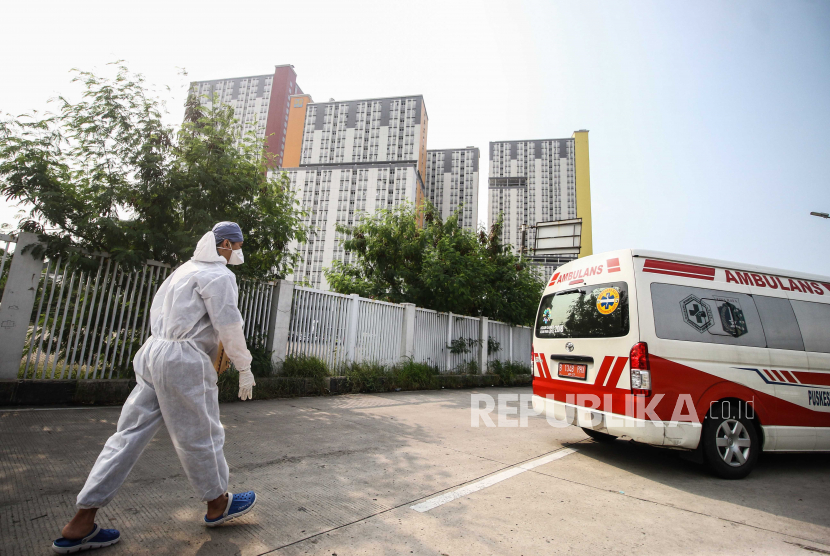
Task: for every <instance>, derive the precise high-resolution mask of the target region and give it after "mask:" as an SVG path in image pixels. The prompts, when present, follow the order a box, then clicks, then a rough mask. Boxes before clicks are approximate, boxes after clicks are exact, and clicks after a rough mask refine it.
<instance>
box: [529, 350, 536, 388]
mask: <svg viewBox="0 0 830 556" xmlns="http://www.w3.org/2000/svg"><path fill="white" fill-rule="evenodd" d="M534 378H536V350H535V349H533V344H530V385H531V386H533V379H534Z"/></svg>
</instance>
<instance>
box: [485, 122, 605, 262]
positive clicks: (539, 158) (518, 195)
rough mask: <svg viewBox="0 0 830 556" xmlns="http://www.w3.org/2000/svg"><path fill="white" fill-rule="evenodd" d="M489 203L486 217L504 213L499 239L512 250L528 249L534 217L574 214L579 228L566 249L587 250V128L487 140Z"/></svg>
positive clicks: (589, 250)
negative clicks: (555, 135)
mask: <svg viewBox="0 0 830 556" xmlns="http://www.w3.org/2000/svg"><path fill="white" fill-rule="evenodd" d="M489 207H490V221H491V222H494V221H495V220H496V219H497V218H498V217H499V214H503V215H504V227H503V229H502V241H504V242H505V243H510V244H512V245H513V248H514V250H515V251H517V252H518V251H519V250H521V249H522V247H524V248H525V253H528V254H530V255H533V250H534V246H535V245H536V228H535V226H536V225H537V223H541V222H548V223H549V222H552V221H569V220H574V221H575V223H576V224H578V225H579V226H577V227H576V228H575V229H577V230H580V229H581V232H580V236H579V237H577V238H576V241H575V244H576V246H577V247H576V248H575V249H572V250H571V253H570V254H569V255H570V256H571V257H572V258H575V257H576V256H580V257H584V256H586V255H590V254H591V253H592V252H593V240H592V235H591V176H590V164H589V158H588V132H587V131H585V130H580V131H577V132H574V134H573V136H572V137H571V138H568V139H541V140H529V141H497V142H491V143H490V177H489ZM572 229H574V228H572ZM523 231H524V238H523ZM567 257H568V254H566V255H560V256H558V258H560V259H561V258H567Z"/></svg>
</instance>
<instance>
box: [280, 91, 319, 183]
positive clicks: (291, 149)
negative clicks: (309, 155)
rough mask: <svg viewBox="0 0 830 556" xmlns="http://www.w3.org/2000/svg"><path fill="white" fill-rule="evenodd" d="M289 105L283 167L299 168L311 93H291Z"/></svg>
mask: <svg viewBox="0 0 830 556" xmlns="http://www.w3.org/2000/svg"><path fill="white" fill-rule="evenodd" d="M289 102H290V103H291V104H290V105H289V107H288V126H287V128H286V131H285V150H284V151H283V155H282V167H283V168H297V167H298V166H299V165H300V155H301V154H302V151H303V128H304V127H305V112H306V109H307V108H308V104H309V103H310V102H312V101H311V95H291V97H289Z"/></svg>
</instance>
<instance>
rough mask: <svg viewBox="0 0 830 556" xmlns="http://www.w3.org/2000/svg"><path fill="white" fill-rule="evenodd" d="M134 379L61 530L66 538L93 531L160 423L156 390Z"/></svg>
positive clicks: (138, 379) (82, 535)
mask: <svg viewBox="0 0 830 556" xmlns="http://www.w3.org/2000/svg"><path fill="white" fill-rule="evenodd" d="M136 379H137V381H138V384H137V385H136V387H135V388H134V389H133V391H132V393H130V397H129V398H127V401H126V402H125V403H124V407H123V408H122V409H121V417H120V418H119V419H118V428H117V429H116V432H115V434H113V435H112V436H111V437H110V438H109V439H108V440H107V442H106V444H105V445H104V449H103V450H101V454H100V455H99V456H98V459H97V460H96V461H95V465H93V466H92V470H91V471H90V472H89V477H88V478H87V480H86V484H84V487H83V489H81V492H80V493H79V494H78V499H77V503H76V507H77V508H78V513H77V514H76V515H75V517H73V518H72V520H71V521H70V522H69V523H68V524H67V525H66V527H64V528H63V536H64V538H66V539H77V538H81V537H84V536H85V535H87V534H88V533H89V532H90V531H91V530H92V528H93V523H94V520H95V514H96V512H97V511H98V508H102V507H103V506H106V505H107V504H108V503H109V502H110V501H111V500H112V499H113V497H114V496H115V494H116V492H118V489H119V488H121V485H122V484H123V483H124V480H125V479H126V478H127V475H129V473H130V471H131V470H132V468H133V466H134V465H135V462H136V461H138V458H139V456H140V455H141V453H142V452H143V451H144V448H145V447H146V446H147V443H148V442H150V440H151V439H152V438H153V436H155V434H156V432H157V431H158V429H159V427H160V426H161V424H162V420H161V411H160V410H159V404H158V400H157V398H156V393H155V390H154V389H153V387H152V385H151V384H148V383H147V382H146V381H144V380H142V379H141V378H140V376H139V375H138V374H137V376H136Z"/></svg>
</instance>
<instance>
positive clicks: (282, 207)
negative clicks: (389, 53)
mask: <svg viewBox="0 0 830 556" xmlns="http://www.w3.org/2000/svg"><path fill="white" fill-rule="evenodd" d="M73 82H77V83H80V84H81V86H82V87H83V96H82V97H81V100H80V101H78V102H71V101H69V100H67V99H66V98H65V97H58V98H57V99H55V102H56V103H57V104H58V107H59V110H58V111H57V113H54V114H51V113H49V114H45V115H39V114H37V113H34V114H32V115H23V116H19V117H17V118H5V119H3V120H2V121H0V194H2V195H4V196H5V197H6V199H7V200H8V201H12V202H20V203H22V206H24V207H27V214H26V216H25V218H23V219H22V220H21V221H20V222H19V223H18V228H19V229H21V230H24V231H32V232H36V233H38V234H39V235H40V239H41V241H43V242H44V244H45V251H47V253H48V254H53V255H55V254H57V253H66V252H67V248H71V247H76V248H81V249H82V250H84V251H87V252H94V251H106V252H109V253H110V254H111V256H112V257H113V259H114V260H115V261H116V262H119V263H121V264H125V265H128V266H137V265H139V264H141V263H142V262H143V261H144V260H146V259H154V260H157V261H162V262H166V263H170V264H172V265H174V266H176V265H178V264H180V263H182V262H184V261H186V260H188V259H189V258H190V256H191V255H192V252H193V248H194V247H195V244H196V241H197V240H198V239H199V237H201V236H202V235H203V234H204V233H205V232H206V231H208V230H209V229H210V228H211V226H212V225H213V224H214V223H215V222H217V221H221V220H232V221H236V222H238V223H239V224H240V226H241V227H242V229H243V231H244V233H245V235H246V237H245V251H246V255H247V256H246V264H244V265H241V266H239V267H233V269H234V271H235V272H237V273H238V274H240V275H243V276H250V277H258V278H269V277H275V276H284V275H286V274H289V273H291V271H292V270H293V267H294V265H295V264H296V263H297V259H298V255H297V254H296V253H290V252H289V251H288V249H287V246H288V245H289V243H290V242H291V241H292V240H297V241H298V242H303V241H305V239H306V235H305V229H304V228H303V226H302V224H301V219H302V216H303V214H302V211H301V208H300V206H299V203H298V201H297V200H296V197H295V195H294V192H293V191H292V190H291V188H290V185H289V181H288V178H287V175H285V174H284V173H283V174H281V175H278V176H276V177H273V178H269V177H268V172H267V170H268V169H267V168H266V166H265V163H264V157H263V156H262V153H263V141H262V140H260V139H257V138H256V136H255V135H254V134H253V133H250V134H246V135H242V134H240V132H239V131H238V126H235V125H234V124H235V123H236V120H235V119H234V113H233V109H232V108H231V107H228V106H226V105H222V104H221V103H219V102H218V99H214V100H216V101H217V102H213V103H212V105H210V106H209V107H203V106H202V105H201V103H200V102H199V99H197V98H194V97H193V96H191V97H189V98H188V100H187V104H186V112H185V121H184V123H183V124H182V126H181V128H180V129H176V128H174V127H172V126H170V125H167V124H165V123H164V121H163V116H164V104H163V102H161V100H160V99H159V98H158V97H157V96H156V95H155V94H154V93H152V92H151V91H150V90H149V89H148V87H147V85H146V84H145V82H144V79H143V78H142V76H141V75H137V74H133V73H131V72H130V71H129V70H128V69H127V68H126V67H124V66H118V67H117V75H116V76H115V77H114V78H107V77H100V76H97V75H95V74H93V73H90V72H85V71H77V70H76V72H75V77H74V79H73ZM70 252H72V253H74V255H73V257H74V258H75V259H77V260H79V261H83V260H84V256H83V255H82V254H81V253H82V251H81V250H78V249H76V250H70Z"/></svg>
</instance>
